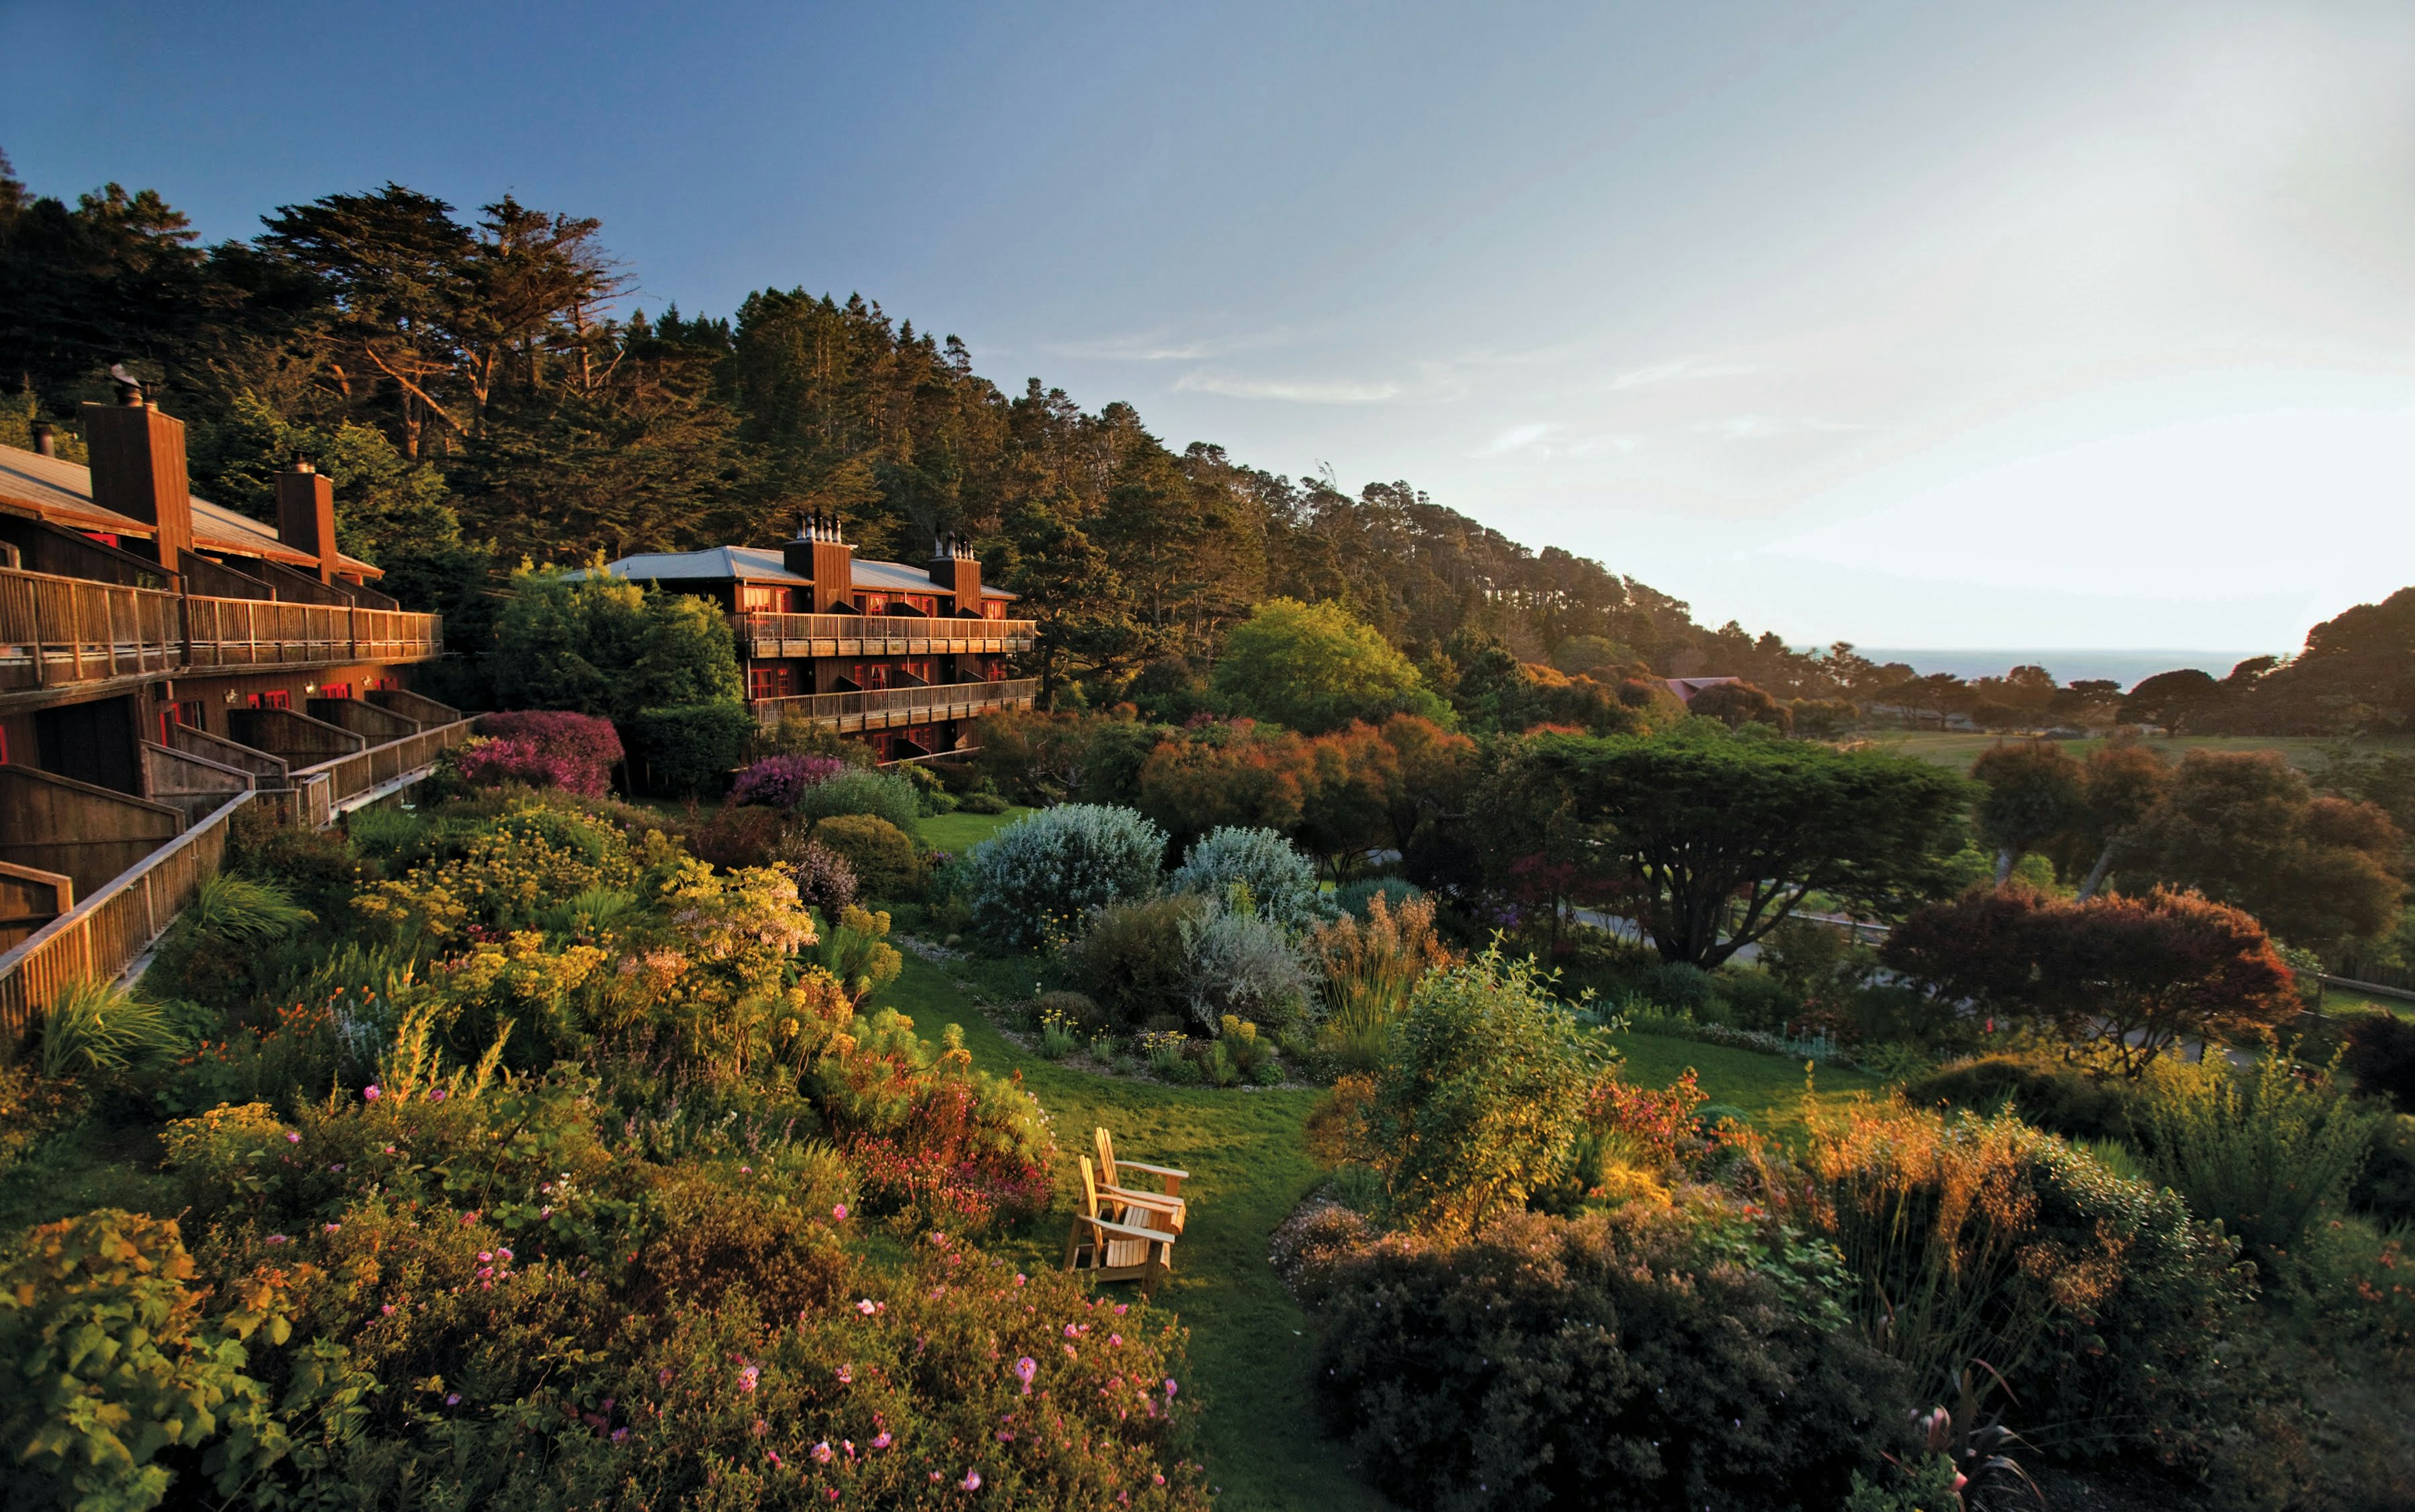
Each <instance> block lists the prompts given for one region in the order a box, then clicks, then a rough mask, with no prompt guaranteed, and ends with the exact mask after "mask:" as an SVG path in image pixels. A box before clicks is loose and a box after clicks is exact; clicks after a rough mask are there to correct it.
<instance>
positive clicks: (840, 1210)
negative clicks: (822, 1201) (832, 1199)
mask: <svg viewBox="0 0 2415 1512" xmlns="http://www.w3.org/2000/svg"><path fill="white" fill-rule="evenodd" d="M831 1217H832V1218H834V1219H837V1220H839V1221H840V1222H842V1223H844V1222H846V1221H847V1204H845V1203H841V1204H839V1205H837V1206H836V1207H833V1208H832V1209H831Z"/></svg>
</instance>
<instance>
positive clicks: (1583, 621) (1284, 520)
mask: <svg viewBox="0 0 2415 1512" xmlns="http://www.w3.org/2000/svg"><path fill="white" fill-rule="evenodd" d="M262 224H263V229H262V232H261V234H260V235H258V236H256V237H254V238H253V239H251V240H249V241H229V242H224V243H220V244H218V245H217V246H214V247H203V246H200V245H197V239H196V237H195V236H194V234H193V232H191V231H190V230H189V228H188V224H187V222H186V219H185V217H183V216H182V215H181V214H179V213H178V212H177V211H176V210H175V209H173V207H172V205H171V204H170V203H169V202H167V201H166V200H164V199H163V198H162V197H161V196H159V195H158V194H157V193H156V192H153V191H150V190H144V191H142V192H140V193H131V194H129V193H128V192H127V191H125V190H124V189H122V188H120V187H116V186H114V185H112V186H110V187H106V188H104V189H102V190H100V191H98V192H97V193H93V194H87V195H83V196H81V197H80V198H79V199H77V200H76V201H75V202H72V203H69V202H65V201H62V200H60V199H55V198H47V197H45V198H37V197H34V196H33V195H31V194H30V193H29V192H28V191H27V189H26V188H25V187H24V186H23V184H21V183H20V182H18V181H17V179H16V178H15V177H14V175H13V174H12V173H8V172H6V171H5V170H0V373H5V374H6V375H7V380H6V383H7V388H8V390H10V391H13V392H11V393H10V394H9V395H8V401H7V404H8V413H7V416H6V418H5V420H0V425H6V426H7V427H9V429H10V430H11V431H13V432H14V433H16V435H17V438H18V439H19V440H20V441H22V439H23V431H24V429H25V427H26V426H27V424H28V422H30V421H31V420H33V419H35V418H49V419H51V420H52V421H54V422H57V423H60V424H61V425H62V426H63V427H67V429H68V430H69V431H70V432H71V430H72V425H73V417H74V414H75V405H76V403H77V402H78V401H80V400H82V399H91V398H103V397H107V385H106V382H105V373H106V370H107V368H108V366H109V364H110V363H112V362H114V361H120V360H124V361H128V362H129V363H130V364H131V366H132V367H133V369H134V370H135V371H136V372H137V373H139V374H141V375H143V377H145V378H146V379H149V380H151V381H152V382H154V384H155V385H156V387H155V389H154V392H155V393H156V394H157V395H158V397H159V399H160V402H161V404H162V407H163V408H165V409H167V410H169V411H171V412H173V413H175V414H177V415H179V416H180V417H182V418H184V419H186V420H187V421H188V423H190V425H191V426H192V448H191V449H192V453H193V462H194V468H195V472H196V475H197V483H198V484H199V486H200V487H202V488H203V490H204V491H205V492H206V493H208V494H209V495H210V496H211V497H214V498H217V499H218V500H220V501H221V502H227V503H231V504H234V505H237V506H240V507H245V508H249V509H256V510H265V508H266V507H267V502H268V497H269V495H268V484H267V475H268V473H269V472H272V471H273V470H274V469H276V468H277V467H279V466H282V465H283V464H284V463H285V462H286V461H287V459H288V457H290V455H291V454H292V453H293V452H294V451H297V450H299V451H303V452H307V453H309V454H311V455H312V456H314V457H317V458H318V459H319V461H320V464H321V466H322V468H323V469H324V470H326V471H329V472H333V473H334V474H335V475H336V478H337V481H338V486H339V487H340V488H341V490H342V495H341V497H342V498H343V499H344V501H345V502H346V529H347V531H348V533H349V535H350V537H351V539H349V540H348V542H347V545H348V546H350V547H351V548H353V549H356V550H359V551H361V552H362V553H364V554H365V555H367V556H368V557H369V558H370V559H372V560H375V561H379V562H380V563H381V564H383V565H384V566H386V567H387V568H388V569H389V570H390V571H392V572H393V573H395V575H396V576H397V577H398V579H400V583H399V586H401V587H402V588H403V589H404V590H405V591H406V592H408V593H412V594H414V595H415V596H417V597H419V598H421V599H423V600H431V601H435V602H437V603H438V604H439V605H440V606H444V607H450V608H455V609H457V610H459V609H465V608H468V607H469V606H464V605H459V604H445V603H443V600H444V599H446V598H447V597H448V596H449V595H448V594H447V592H446V585H447V584H448V583H450V582H452V581H456V580H458V579H459V578H461V577H462V576H463V575H464V573H465V570H473V569H482V568H488V567H489V566H490V565H492V566H503V567H507V566H509V565H512V564H514V563H516V562H517V559H518V557H519V556H520V555H521V554H522V553H524V552H526V553H533V554H535V555H536V556H538V557H539V558H541V559H542V558H545V557H548V556H549V557H552V558H555V559H560V560H567V559H573V558H578V557H583V556H584V555H586V554H588V553H590V552H592V551H595V550H598V549H600V550H603V551H606V552H607V553H612V554H620V553H623V552H628V551H636V550H645V549H676V548H682V547H687V546H699V545H705V544H715V543H721V542H741V543H757V544H769V543H772V542H776V541H777V540H779V539H781V538H782V537H784V536H785V535H786V534H787V533H788V531H789V529H790V527H791V526H792V524H793V521H794V519H795V516H797V515H798V514H799V513H800V512H802V511H807V510H820V511H825V512H828V513H832V514H835V515H838V516H841V517H842V518H844V519H845V520H846V521H847V528H848V530H849V532H850V536H851V538H852V539H854V540H855V541H857V542H858V543H859V544H860V549H862V551H863V552H865V553H866V554H870V555H876V556H898V557H905V558H909V559H910V558H912V557H913V556H914V554H915V553H916V552H918V551H920V550H922V549H925V548H926V546H927V543H928V541H929V540H930V538H931V537H932V536H933V535H935V534H937V533H940V532H961V533H965V534H968V535H970V536H971V537H972V538H973V539H974V540H975V541H976V542H977V543H978V546H979V550H980V552H981V555H982V559H983V561H985V562H986V563H987V564H988V567H989V570H990V573H991V576H992V579H993V580H996V581H1003V582H1005V583H1007V584H1008V585H1010V586H1012V588H1014V589H1015V590H1017V591H1021V592H1023V593H1025V594H1027V595H1028V596H1029V597H1030V598H1032V599H1033V600H1035V601H1036V605H1037V606H1038V607H1040V608H1042V609H1043V610H1045V611H1047V612H1048V613H1049V614H1051V615H1054V616H1057V617H1059V618H1060V620H1061V621H1062V622H1061V624H1060V627H1059V633H1058V635H1057V636H1056V637H1055V639H1056V642H1057V650H1058V651H1060V652H1061V653H1062V654H1064V655H1066V656H1068V657H1069V658H1071V659H1072V662H1073V663H1075V664H1078V665H1079V666H1082V667H1084V668H1097V669H1103V670H1106V671H1109V672H1111V673H1112V672H1113V671H1116V670H1117V669H1120V668H1124V667H1130V666H1137V665H1139V664H1141V663H1143V662H1145V661H1147V660H1148V659H1151V658H1152V657H1155V656H1158V655H1162V654H1164V653H1166V652H1168V651H1177V652H1197V651H1204V650H1206V649H1207V648H1208V647H1209V646H1210V645H1212V643H1213V641H1214V638H1215V636H1216V635H1217V633H1218V631H1219V629H1220V627H1221V626H1222V625H1223V624H1225V623H1226V622H1227V621H1230V620H1231V619H1232V618H1233V617H1234V615H1235V614H1236V613H1237V611H1240V610H1243V609H1244V608H1246V606H1249V605H1251V604H1253V603H1256V602H1258V601H1259V600H1261V599H1263V598H1266V597H1269V596H1274V595H1282V594H1288V595H1291V596H1295V597H1299V598H1303V599H1308V600H1312V601H1315V600H1332V601H1338V602H1340V603H1342V604H1343V605H1344V606H1347V607H1349V608H1350V609H1351V610H1352V611H1353V612H1354V613H1356V614H1357V615H1359V616H1360V617H1362V618H1364V619H1367V620H1369V621H1372V622H1373V623H1374V624H1376V625H1377V626H1378V627H1379V628H1381V629H1382V630H1383V631H1384V632H1385V634H1386V635H1387V636H1389V637H1391V638H1392V639H1394V640H1395V641H1397V642H1402V643H1409V642H1422V643H1426V644H1432V643H1433V642H1436V641H1439V640H1440V639H1442V638H1443V637H1445V636H1448V635H1449V634H1450V633H1451V632H1453V631H1455V630H1458V629H1460V628H1462V627H1463V626H1475V627H1478V628H1481V629H1485V630H1488V631H1491V632H1493V633H1494V634H1496V635H1498V636H1501V638H1502V639H1503V640H1505V641H1506V642H1507V643H1508V645H1509V646H1510V647H1511V648H1512V649H1513V650H1515V651H1518V652H1519V653H1520V654H1521V655H1523V656H1525V657H1527V658H1530V659H1539V658H1540V657H1541V656H1543V655H1544V654H1545V653H1546V652H1547V651H1549V649H1550V648H1551V647H1553V646H1554V645H1557V644H1558V643H1560V642H1561V641H1563V640H1565V639H1567V638H1568V637H1569V636H1577V635H1589V636H1601V637H1604V638H1606V639H1608V640H1611V641H1613V642H1614V643H1616V645H1617V646H1618V647H1620V648H1621V649H1623V650H1624V651H1631V652H1633V653H1635V654H1637V655H1639V656H1641V657H1643V658H1645V659H1648V660H1650V661H1651V662H1653V663H1654V664H1655V665H1657V666H1663V667H1664V668H1668V667H1673V666H1680V667H1682V669H1688V670H1691V669H1698V668H1699V667H1702V666H1710V665H1712V664H1714V663H1718V665H1719V666H1721V669H1722V670H1729V669H1733V666H1732V664H1733V663H1735V661H1736V657H1735V655H1734V654H1733V652H1734V651H1736V650H1738V649H1739V648H1742V649H1749V648H1751V647H1752V645H1753V642H1752V640H1751V639H1750V638H1749V637H1747V636H1745V635H1744V633H1743V632H1742V631H1741V630H1740V629H1736V628H1734V627H1731V628H1730V629H1729V630H1728V631H1726V632H1725V633H1724V634H1723V635H1718V636H1715V635H1713V634H1712V633H1710V632H1706V631H1705V630H1703V628H1702V627H1700V626H1697V625H1696V624H1694V622H1693V621H1692V620H1691V619H1690V618H1689V617H1688V613H1687V606H1685V605H1684V604H1682V603H1679V602H1678V601H1676V600H1674V599H1673V598H1671V597H1669V596H1668V595H1666V594H1664V593H1661V592H1658V591H1655V590H1653V589H1651V588H1649V587H1646V586H1645V585H1643V584H1642V583H1638V582H1636V581H1634V580H1633V579H1631V578H1625V577H1622V576H1618V575H1617V574H1616V573H1614V572H1613V571H1611V570H1609V569H1607V568H1605V567H1603V566H1602V565H1600V564H1599V563H1598V562H1594V561H1588V560H1585V559H1583V558H1579V557H1575V556H1572V555H1570V554H1569V553H1568V552H1566V551H1563V550H1560V549H1558V548H1556V547H1551V546H1546V547H1544V548H1542V549H1541V550H1539V551H1537V550H1533V549H1530V548H1528V547H1527V546H1523V545H1521V544H1519V543H1517V542H1514V541H1510V540H1508V539H1507V538H1505V537H1504V536H1502V535H1501V534H1500V533H1499V532H1498V531H1492V530H1488V529H1487V528H1485V527H1484V526H1482V525H1480V524H1478V523H1477V522H1476V521H1475V520H1472V519H1470V518H1468V517H1467V516H1464V515H1462V514H1459V513H1457V512H1455V511H1453V510H1450V509H1447V508H1444V507H1442V506H1441V505H1438V504H1435V503H1433V502H1431V501H1430V500H1428V499H1427V498H1426V497H1425V496H1424V495H1423V494H1421V493H1419V492H1418V490H1417V489H1416V488H1415V487H1412V486H1411V485H1409V484H1407V483H1403V482H1391V483H1376V484H1371V485H1369V486H1367V487H1364V488H1362V489H1361V490H1359V492H1358V493H1357V494H1356V495H1351V494H1348V493H1345V492H1343V491H1342V489H1341V488H1339V487H1336V486H1335V484H1334V483H1333V482H1332V480H1330V479H1320V478H1292V477H1287V476H1282V475H1280V474H1277V473H1274V472H1267V471H1264V470H1261V469H1258V468H1254V467H1251V466H1249V465H1247V464H1245V463H1242V462H1240V461H1237V460H1236V459H1234V458H1232V457H1227V456H1226V455H1225V454H1224V452H1223V451H1222V449H1221V448H1219V447H1216V446H1214V445H1211V444H1207V443H1197V442H1194V443H1192V444H1191V445H1189V446H1187V447H1183V448H1181V449H1177V448H1176V447H1174V446H1172V445H1170V444H1168V443H1167V442H1165V441H1163V440H1162V439H1161V438H1159V437H1157V436H1155V435H1153V434H1151V433H1150V432H1149V430H1148V429H1147V427H1146V426H1145V425H1144V423H1143V420H1142V417H1141V416H1140V415H1139V414H1138V413H1137V412H1134V411H1133V410H1132V408H1131V407H1130V406H1129V405H1124V404H1119V403H1108V404H1105V405H1103V406H1102V407H1101V408H1100V409H1098V410H1096V411H1087V410H1084V409H1083V408H1082V407H1081V406H1080V405H1078V404H1077V403H1075V402H1074V400H1073V399H1072V398H1071V397H1068V396H1067V395H1066V394H1065V393H1064V392H1063V391H1062V390H1058V389H1052V388H1049V387H1047V386H1045V384H1044V383H1043V382H1042V380H1040V379H1038V378H1032V379H1029V380H1027V382H1025V383H1024V384H1023V385H1022V386H1021V387H1020V389H1019V390H1009V389H1005V388H1001V387H1000V386H999V385H998V384H997V383H995V382H991V381H990V380H989V379H987V378H984V377H982V376H981V375H980V374H978V373H976V372H975V371H974V367H973V355H972V353H971V352H969V351H968V350H967V348H966V347H965V345H964V344H963V343H962V342H961V341H958V340H957V339H956V338H955V337H944V338H942V337H936V336H935V335H933V334H932V333H930V332H928V331H925V330H919V329H917V328H916V326H915V325H914V323H913V322H911V321H897V320H892V318H891V316H890V315H889V314H888V312H886V311H885V310H883V309H882V308H881V307H880V306H879V305H877V303H873V302H871V301H868V300H865V299H863V298H862V297H860V296H857V295H852V294H850V295H848V296H847V298H845V299H844V300H840V299H837V298H833V297H832V296H830V295H827V294H821V295H817V294H815V293H812V292H808V291H806V290H804V289H802V288H800V289H793V290H787V291H783V290H779V289H765V290H763V291H761V292H757V293H755V294H753V295H750V296H749V297H748V298H747V299H746V300H745V301H744V302H743V303H742V305H740V307H738V309H737V310H736V311H735V312H733V313H732V314H730V315H728V316H726V317H716V316H693V315H687V314H683V313H682V312H681V311H680V310H678V309H677V308H676V307H673V308H670V309H666V310H661V311H659V312H656V313H653V314H651V315H649V314H648V313H646V312H643V311H641V310H636V309H631V310H629V312H628V313H627V314H626V315H625V316H623V315H622V314H621V313H619V312H620V311H621V310H622V306H623V298H622V296H624V295H625V294H626V292H628V290H629V289H630V288H631V287H632V285H633V281H634V277H633V274H632V272H631V270H629V269H626V268H624V267H622V265H621V264H619V263H617V262H615V261H614V260H613V258H612V257H611V255H610V253H609V251H608V249H607V245H606V243H605V240H604V233H603V228H602V226H601V225H600V223H599V222H597V221H595V220H593V219H590V218H584V217H577V216H574V215H567V214H559V213H551V212H545V211H539V210H534V209H531V208H529V207H528V206H525V205H521V204H519V203H518V202H516V201H514V200H512V199H511V198H510V197H508V196H506V197H504V198H503V199H502V200H499V201H497V202H494V203H492V204H488V205H486V206H483V207H481V208H480V209H479V210H478V211H476V212H475V213H474V214H465V213H460V212H457V211H456V210H455V209H454V207H452V206H450V205H447V204H445V203H444V202H442V201H439V200H435V199H432V198H430V197H428V196H426V195H423V194H420V193H417V192H414V191H413V190H411V189H408V188H405V187H401V186H399V185H394V184H389V185H386V186H384V187H383V188H378V189H373V190H369V191H367V192H363V193H348V194H331V195H329V196H327V197H325V198H323V199H321V200H318V201H315V202H310V203H308V204H299V205H285V206H279V207H278V208H276V209H274V210H271V211H270V212H269V213H268V214H266V215H265V216H263V222H262ZM0 439H5V438H0ZM67 440H68V443H69V444H70V445H72V436H71V435H70V436H69V437H68V438H67ZM497 541H502V542H503V543H505V545H504V546H502V547H501V548H498V547H497V546H494V544H493V543H495V542H497ZM481 558H488V559H493V561H492V562H491V564H490V563H489V562H487V561H480V560H478V559H481ZM503 559H509V560H508V561H505V560H503ZM1720 640H1724V641H1726V642H1727V643H1728V644H1727V645H1726V646H1725V647H1721V646H1719V645H1718V641H1720ZM1761 645H1762V651H1763V657H1764V658H1766V657H1767V656H1768V655H1769V654H1771V653H1773V652H1774V653H1775V654H1776V655H1777V656H1778V657H1779V658H1784V659H1791V660H1794V661H1802V660H1805V659H1803V658H1793V657H1791V656H1790V654H1789V653H1787V652H1785V651H1784V649H1783V648H1782V647H1781V646H1779V645H1778V642H1777V640H1776V637H1774V636H1769V637H1762V642H1761ZM1689 651H1692V652H1693V654H1691V655H1689V654H1688V652H1689ZM1776 670H1777V669H1776V668H1775V667H1772V668H1769V669H1767V671H1768V672H1774V671H1776ZM1764 675H1767V672H1765V673H1764Z"/></svg>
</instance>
